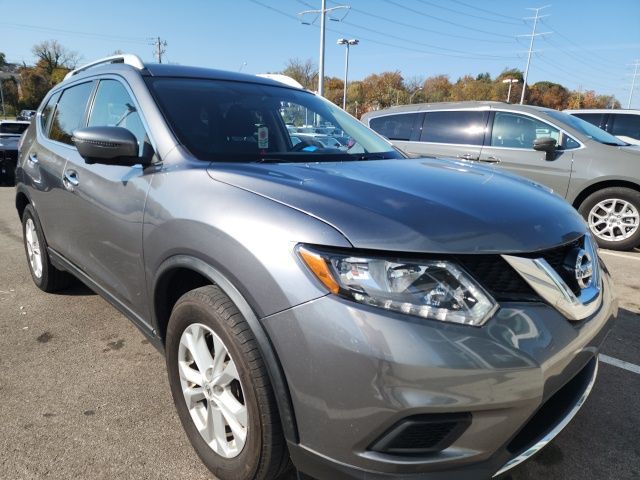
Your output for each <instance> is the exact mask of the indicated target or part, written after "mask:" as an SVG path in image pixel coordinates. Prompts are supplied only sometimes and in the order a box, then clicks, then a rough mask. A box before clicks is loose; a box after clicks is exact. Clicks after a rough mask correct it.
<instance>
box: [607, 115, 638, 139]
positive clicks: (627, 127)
mask: <svg viewBox="0 0 640 480" xmlns="http://www.w3.org/2000/svg"><path fill="white" fill-rule="evenodd" d="M611 116H612V117H613V128H612V129H611V133H613V134H614V135H619V136H621V137H631V138H634V139H636V140H640V115H629V114H615V115H611Z"/></svg>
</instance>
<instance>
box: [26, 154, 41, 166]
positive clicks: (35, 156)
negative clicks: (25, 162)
mask: <svg viewBox="0 0 640 480" xmlns="http://www.w3.org/2000/svg"><path fill="white" fill-rule="evenodd" d="M27 158H28V159H29V161H30V162H31V163H33V164H36V163H38V154H37V153H30V154H29V156H28V157H27Z"/></svg>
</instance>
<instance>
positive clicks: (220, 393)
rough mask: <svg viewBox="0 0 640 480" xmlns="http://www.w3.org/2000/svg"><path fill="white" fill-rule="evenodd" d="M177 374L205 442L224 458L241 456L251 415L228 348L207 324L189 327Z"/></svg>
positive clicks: (185, 398)
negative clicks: (249, 415) (248, 412)
mask: <svg viewBox="0 0 640 480" xmlns="http://www.w3.org/2000/svg"><path fill="white" fill-rule="evenodd" d="M178 371H179V372H180V384H181V387H182V393H183V395H184V400H185V402H186V404H187V408H188V409H189V413H190V414H191V418H192V420H193V422H194V424H195V426H196V428H197V429H198V432H199V433H200V435H201V436H202V438H203V439H204V441H205V442H206V443H207V445H208V446H209V447H210V448H211V449H212V450H213V451H214V452H215V453H217V454H218V455H220V456H222V457H224V458H234V457H236V456H238V455H239V454H240V452H241V451H242V449H243V447H244V445H245V442H246V439H247V426H248V414H247V407H246V404H245V400H244V391H243V387H242V383H241V381H240V376H239V375H238V370H237V367H236V364H235V362H234V361H233V358H231V354H230V353H229V350H228V348H227V347H226V345H225V344H224V343H223V342H222V340H221V339H220V337H218V335H216V334H215V333H214V331H213V330H212V329H211V328H209V327H207V326H206V325H203V324H201V323H193V324H191V325H189V326H188V327H187V328H186V329H185V330H184V332H183V333H182V336H181V337H180V346H179V348H178Z"/></svg>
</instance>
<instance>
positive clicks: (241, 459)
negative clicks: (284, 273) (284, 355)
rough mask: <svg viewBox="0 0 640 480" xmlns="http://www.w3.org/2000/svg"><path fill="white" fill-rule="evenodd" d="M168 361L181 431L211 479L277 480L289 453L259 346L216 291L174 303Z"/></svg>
mask: <svg viewBox="0 0 640 480" xmlns="http://www.w3.org/2000/svg"><path fill="white" fill-rule="evenodd" d="M166 360H167V370H168V373H169V383H170V385H171V393H172V395H173V401H174V403H175V405H176V409H177V411H178V415H179V417H180V420H181V422H182V426H183V427H184V429H185V431H186V433H187V436H188V437H189V440H190V441H191V444H192V445H193V447H194V449H195V450H196V452H197V453H198V455H199V456H200V458H201V459H202V461H203V462H204V463H205V465H206V466H207V467H208V468H209V469H210V470H211V471H212V472H213V473H214V475H215V476H216V477H217V478H219V479H221V480H267V479H275V478H277V477H278V476H279V475H280V474H281V473H282V472H283V471H284V470H285V469H286V467H287V466H288V451H287V448H286V445H285V440H284V436H283V434H282V426H281V424H280V418H279V415H278V411H277V406H276V403H275V398H274V394H273V390H272V387H271V384H270V382H269V377H268V375H267V371H266V367H265V365H264V362H263V360H262V357H261V356H260V353H259V350H258V345H257V342H256V340H255V338H254V336H253V334H252V332H251V330H250V328H249V325H248V324H247V322H246V320H245V319H244V318H243V316H242V314H241V313H240V312H239V311H238V309H237V308H236V306H235V305H234V304H233V302H232V301H231V300H230V299H229V297H227V296H226V295H225V293H224V292H222V291H221V290H220V288H218V287H217V286H214V285H209V286H205V287H201V288H198V289H196V290H193V291H191V292H188V293H186V294H184V295H183V296H182V297H181V298H180V299H179V300H178V302H177V303H176V305H175V307H174V308H173V311H172V313H171V318H170V319H169V325H168V327H167V340H166Z"/></svg>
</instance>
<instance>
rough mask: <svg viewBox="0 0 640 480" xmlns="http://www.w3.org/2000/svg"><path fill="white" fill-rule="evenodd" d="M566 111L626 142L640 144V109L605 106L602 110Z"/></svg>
mask: <svg viewBox="0 0 640 480" xmlns="http://www.w3.org/2000/svg"><path fill="white" fill-rule="evenodd" d="M565 113H568V114H569V115H574V116H576V117H578V118H581V119H582V120H586V121H587V122H589V123H591V124H593V125H595V126H596V127H598V128H601V129H602V130H604V131H606V132H609V133H610V134H612V135H615V136H616V137H618V138H619V139H620V140H622V141H624V142H627V143H631V144H633V145H640V110H613V109H611V108H606V109H605V108H603V109H600V110H597V109H591V110H565Z"/></svg>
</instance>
